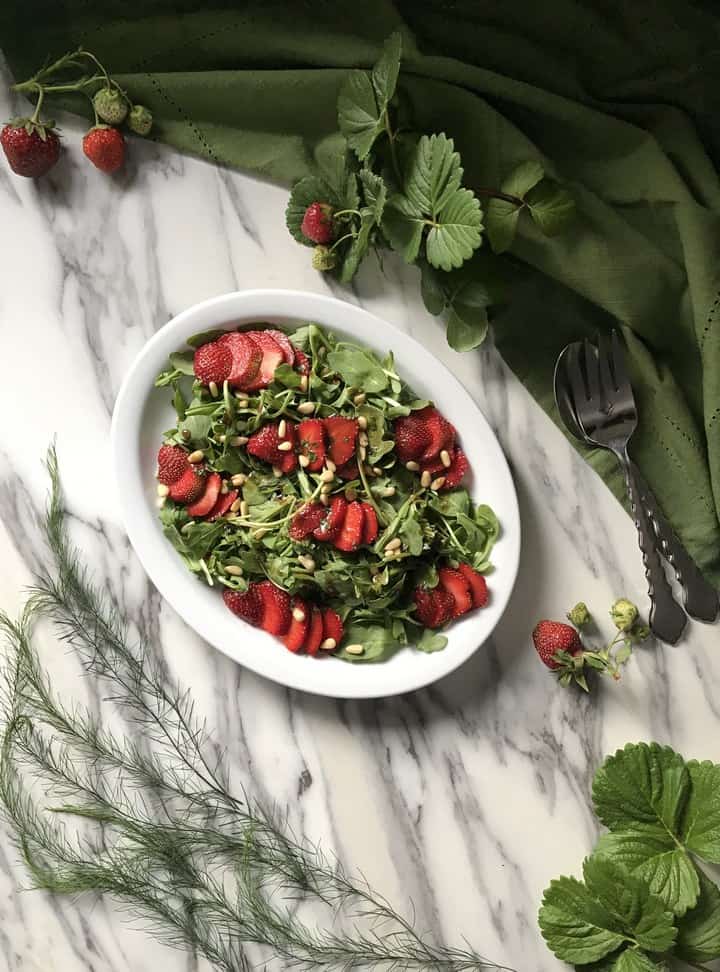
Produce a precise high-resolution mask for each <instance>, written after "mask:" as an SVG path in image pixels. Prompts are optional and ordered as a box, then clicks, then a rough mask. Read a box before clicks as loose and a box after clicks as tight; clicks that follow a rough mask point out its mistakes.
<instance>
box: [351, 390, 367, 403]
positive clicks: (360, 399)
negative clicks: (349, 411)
mask: <svg viewBox="0 0 720 972" xmlns="http://www.w3.org/2000/svg"><path fill="white" fill-rule="evenodd" d="M366 401H367V395H366V394H365V392H359V393H358V394H357V395H354V396H353V402H354V403H355V404H356V405H364V404H365V402H366Z"/></svg>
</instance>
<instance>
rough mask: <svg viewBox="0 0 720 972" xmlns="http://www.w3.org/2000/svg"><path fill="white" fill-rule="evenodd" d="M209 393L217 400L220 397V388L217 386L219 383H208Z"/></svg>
mask: <svg viewBox="0 0 720 972" xmlns="http://www.w3.org/2000/svg"><path fill="white" fill-rule="evenodd" d="M208 391H209V392H210V394H211V395H212V397H213V398H217V397H218V386H217V382H214V381H211V382H209V383H208Z"/></svg>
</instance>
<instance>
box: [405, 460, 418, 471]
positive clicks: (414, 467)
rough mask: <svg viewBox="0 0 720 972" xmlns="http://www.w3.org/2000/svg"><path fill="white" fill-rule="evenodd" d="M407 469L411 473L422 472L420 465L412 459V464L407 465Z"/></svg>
mask: <svg viewBox="0 0 720 972" xmlns="http://www.w3.org/2000/svg"><path fill="white" fill-rule="evenodd" d="M405 468H406V469H409V470H410V472H420V463H419V462H415V460H414V459H411V460H410V462H406V463H405Z"/></svg>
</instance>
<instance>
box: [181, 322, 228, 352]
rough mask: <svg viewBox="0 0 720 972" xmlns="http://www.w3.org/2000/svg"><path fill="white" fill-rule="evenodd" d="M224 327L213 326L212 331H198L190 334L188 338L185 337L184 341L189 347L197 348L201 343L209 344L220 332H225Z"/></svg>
mask: <svg viewBox="0 0 720 972" xmlns="http://www.w3.org/2000/svg"><path fill="white" fill-rule="evenodd" d="M227 333H228V332H227V331H226V329H225V328H223V327H220V328H215V329H214V330H212V331H199V332H198V333H197V334H193V335H191V337H189V338H185V343H186V344H189V345H190V347H191V348H199V347H200V345H201V344H209V343H210V342H211V341H214V340H215V339H216V338H219V337H220V335H221V334H227Z"/></svg>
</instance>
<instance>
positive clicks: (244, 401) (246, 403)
mask: <svg viewBox="0 0 720 972" xmlns="http://www.w3.org/2000/svg"><path fill="white" fill-rule="evenodd" d="M249 406H250V402H249V401H248V400H247V398H241V399H240V401H239V402H238V408H248V407H249Z"/></svg>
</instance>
